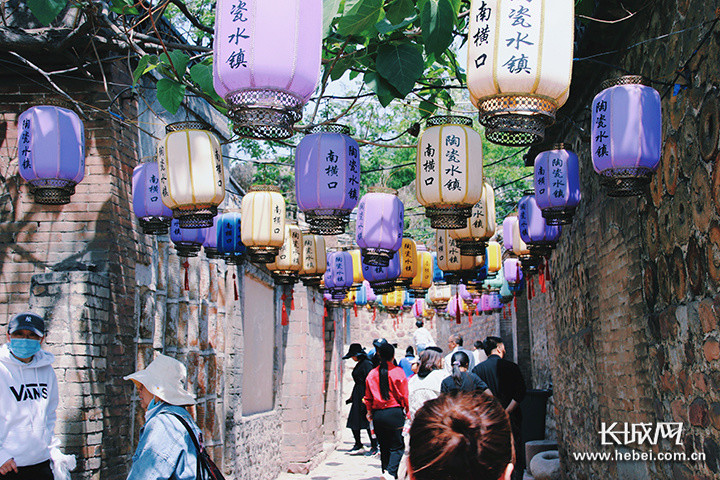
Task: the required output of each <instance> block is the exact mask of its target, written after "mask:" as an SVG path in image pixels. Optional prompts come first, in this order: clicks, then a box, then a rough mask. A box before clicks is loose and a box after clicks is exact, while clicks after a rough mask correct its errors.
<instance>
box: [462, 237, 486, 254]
mask: <svg viewBox="0 0 720 480" xmlns="http://www.w3.org/2000/svg"><path fill="white" fill-rule="evenodd" d="M455 243H457V245H458V247H459V248H460V255H461V256H463V257H476V256H478V255H483V254H484V253H485V248H487V243H485V241H484V240H455Z"/></svg>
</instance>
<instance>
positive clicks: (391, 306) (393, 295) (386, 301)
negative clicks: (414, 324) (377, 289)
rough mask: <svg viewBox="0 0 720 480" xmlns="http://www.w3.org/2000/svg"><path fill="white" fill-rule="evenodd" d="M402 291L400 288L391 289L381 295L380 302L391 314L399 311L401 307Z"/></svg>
mask: <svg viewBox="0 0 720 480" xmlns="http://www.w3.org/2000/svg"><path fill="white" fill-rule="evenodd" d="M404 293H405V292H403V291H402V290H393V291H392V292H390V293H386V294H385V295H383V296H382V304H383V305H384V306H385V308H387V311H388V312H390V313H392V314H397V313H400V310H402V307H403V297H404Z"/></svg>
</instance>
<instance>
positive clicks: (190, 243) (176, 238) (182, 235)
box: [170, 218, 207, 257]
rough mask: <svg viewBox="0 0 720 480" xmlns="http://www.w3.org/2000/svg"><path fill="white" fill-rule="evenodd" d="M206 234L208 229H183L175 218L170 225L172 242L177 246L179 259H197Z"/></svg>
mask: <svg viewBox="0 0 720 480" xmlns="http://www.w3.org/2000/svg"><path fill="white" fill-rule="evenodd" d="M206 233H207V228H181V227H180V221H179V220H178V219H177V218H173V220H172V223H170V240H172V242H173V244H174V245H175V250H177V254H178V257H197V255H198V253H199V252H200V247H202V244H203V242H204V241H205V235H206Z"/></svg>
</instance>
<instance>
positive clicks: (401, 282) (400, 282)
mask: <svg viewBox="0 0 720 480" xmlns="http://www.w3.org/2000/svg"><path fill="white" fill-rule="evenodd" d="M412 281H413V279H412V278H398V279H397V280H395V288H396V289H397V290H402V289H403V288H407V287H408V286H409V285H410V284H411V283H412Z"/></svg>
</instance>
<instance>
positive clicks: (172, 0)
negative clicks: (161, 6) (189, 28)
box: [170, 0, 215, 34]
mask: <svg viewBox="0 0 720 480" xmlns="http://www.w3.org/2000/svg"><path fill="white" fill-rule="evenodd" d="M170 3H172V4H173V5H175V6H176V7H178V9H180V11H181V12H182V13H183V15H185V18H187V19H188V20H190V23H192V24H193V25H194V26H195V28H197V29H199V30H202V31H203V32H205V33H210V34H212V33H215V29H213V28H211V27H208V26H207V25H204V24H202V23H201V22H200V20H198V19H197V17H195V15H193V14H192V13H191V12H190V10H189V9H188V8H187V5H185V4H184V3H183V2H182V1H181V0H170Z"/></svg>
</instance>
